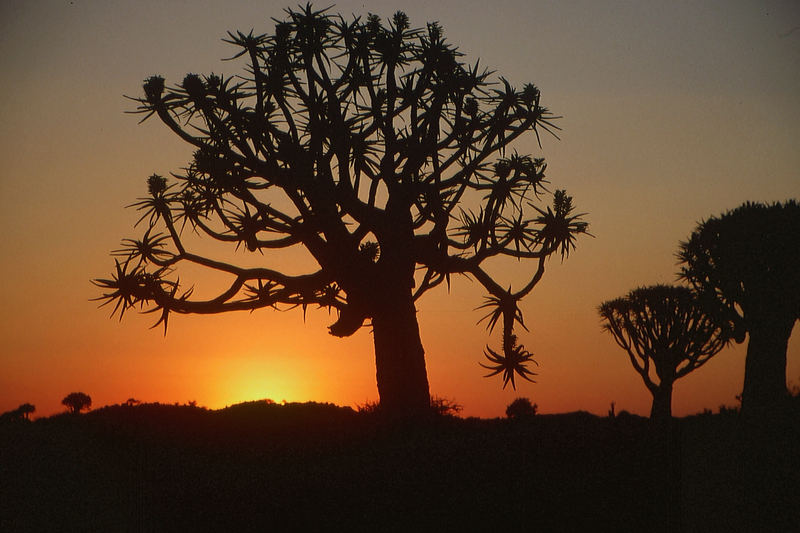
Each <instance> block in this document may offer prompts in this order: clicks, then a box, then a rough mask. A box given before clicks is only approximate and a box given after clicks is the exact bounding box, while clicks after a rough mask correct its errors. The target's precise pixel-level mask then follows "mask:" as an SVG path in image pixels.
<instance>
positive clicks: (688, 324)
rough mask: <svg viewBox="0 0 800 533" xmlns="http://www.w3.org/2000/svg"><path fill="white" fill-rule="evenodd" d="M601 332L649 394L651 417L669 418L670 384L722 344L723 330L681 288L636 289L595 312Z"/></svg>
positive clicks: (720, 347)
mask: <svg viewBox="0 0 800 533" xmlns="http://www.w3.org/2000/svg"><path fill="white" fill-rule="evenodd" d="M598 311H599V313H600V316H601V317H602V318H603V321H604V322H603V329H604V330H605V331H608V332H610V333H611V334H612V335H613V336H614V340H615V341H616V342H617V344H618V345H619V346H620V347H621V348H623V349H624V350H625V351H626V352H627V353H628V357H630V360H631V364H632V365H633V368H634V369H636V371H637V372H638V373H639V375H640V376H641V377H642V380H643V381H644V384H645V386H647V389H648V390H649V391H650V393H651V394H652V395H653V406H652V409H651V410H650V418H651V419H652V420H655V421H664V420H668V419H670V418H671V417H672V386H673V384H674V383H675V380H677V379H678V378H681V377H683V376H685V375H686V374H688V373H689V372H691V371H692V370H694V369H696V368H698V367H700V366H701V365H703V364H704V363H705V362H706V361H708V360H709V359H710V358H711V357H712V356H713V355H715V354H717V353H718V352H719V351H720V350H721V349H722V348H723V347H725V345H726V344H727V339H728V334H727V330H725V329H724V328H722V327H721V326H719V325H718V324H717V322H716V321H715V320H714V319H713V318H712V317H711V316H710V315H709V314H707V313H706V311H705V310H704V309H703V307H702V306H701V305H699V303H698V300H697V298H696V295H695V294H694V293H693V292H692V291H691V290H690V289H688V288H686V287H675V286H668V285H653V286H650V287H641V288H638V289H635V290H633V291H631V292H629V293H628V294H627V296H624V297H622V298H617V299H616V300H610V301H607V302H604V303H603V304H602V305H600V307H599V309H598Z"/></svg>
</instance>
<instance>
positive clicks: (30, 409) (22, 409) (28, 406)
mask: <svg viewBox="0 0 800 533" xmlns="http://www.w3.org/2000/svg"><path fill="white" fill-rule="evenodd" d="M17 411H19V414H20V415H22V418H24V419H25V420H30V419H31V415H32V414H33V413H35V412H36V406H35V405H33V404H32V403H23V404H22V405H20V406H19V407H17Z"/></svg>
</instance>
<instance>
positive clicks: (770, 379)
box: [742, 318, 795, 417]
mask: <svg viewBox="0 0 800 533" xmlns="http://www.w3.org/2000/svg"><path fill="white" fill-rule="evenodd" d="M794 322H795V321H794V318H792V319H791V321H788V320H787V319H783V320H764V321H761V323H759V324H758V325H754V326H751V328H750V332H749V334H750V339H749V341H748V343H747V358H746V360H745V367H744V388H743V390H742V414H743V415H745V416H748V417H762V416H765V415H769V414H770V413H771V412H772V413H773V414H774V413H775V412H776V411H780V408H781V407H782V406H783V404H784V402H785V401H786V398H787V396H788V392H787V390H786V349H787V347H788V344H789V337H790V336H791V334H792V328H793V327H794Z"/></svg>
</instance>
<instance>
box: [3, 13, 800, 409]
mask: <svg viewBox="0 0 800 533" xmlns="http://www.w3.org/2000/svg"><path fill="white" fill-rule="evenodd" d="M287 5H288V4H285V3H284V2H275V1H271V0H269V1H263V0H261V1H251V2H247V1H234V2H230V1H228V2H212V1H177V0H174V1H170V2H163V1H137V2H133V1H124V2H121V1H111V0H106V1H99V0H98V1H93V2H88V1H82V0H74V1H47V2H29V1H27V0H3V1H2V2H0V72H2V73H3V74H2V75H3V83H2V84H0V138H1V139H2V143H0V161H2V166H1V167H0V227H2V232H0V284H1V285H0V288H2V297H3V301H2V306H0V412H3V411H6V410H9V409H13V408H15V407H17V406H18V405H19V404H21V403H23V402H30V403H33V404H35V405H36V407H37V413H36V414H37V415H48V414H52V413H54V412H59V411H61V410H63V408H62V406H61V405H60V400H61V398H63V397H64V396H65V395H66V394H67V393H69V392H72V391H83V392H85V393H88V394H90V395H91V396H92V398H93V400H94V405H95V406H102V405H106V404H111V403H119V402H123V401H125V400H126V399H127V398H129V397H135V398H137V399H140V400H142V401H160V402H169V403H172V402H181V403H183V402H187V401H189V400H196V401H197V402H198V404H200V405H205V406H208V407H212V408H219V407H223V406H225V405H229V404H232V403H236V402H240V401H244V400H254V399H259V398H272V399H274V400H276V401H281V400H287V401H306V400H316V401H330V402H334V403H337V404H340V405H356V404H363V403H364V402H367V401H375V400H377V389H376V386H375V367H374V360H373V349H372V339H371V337H370V334H369V332H368V330H367V329H362V330H361V331H360V332H359V333H357V334H356V335H355V336H353V337H351V338H348V339H344V340H342V339H336V338H333V337H330V336H329V335H327V333H326V326H327V325H329V324H330V323H331V322H333V320H334V317H332V316H328V314H327V312H326V311H324V310H323V311H310V312H309V313H308V317H307V319H306V322H305V323H304V322H303V317H302V314H301V313H300V312H299V311H296V312H287V313H278V312H274V311H270V310H263V311H260V312H255V313H253V314H249V313H244V312H243V313H236V314H228V315H218V316H211V317H208V316H207V317H197V316H174V317H173V318H171V320H170V331H169V333H168V335H167V336H166V337H164V335H163V331H162V330H160V329H148V328H149V326H151V325H152V324H153V323H154V321H155V318H154V317H153V316H152V315H144V316H138V315H133V314H132V315H129V316H128V315H126V317H125V320H124V321H123V322H121V323H120V322H118V321H117V320H116V319H114V320H109V318H108V310H107V309H101V310H98V309H97V306H96V302H91V301H89V299H90V298H92V297H94V296H97V295H98V291H97V289H96V288H94V287H93V286H92V285H91V284H90V282H89V280H90V279H91V278H95V277H105V276H106V275H107V274H109V273H110V271H111V270H112V268H113V260H112V259H111V257H110V256H109V251H110V250H112V249H114V248H116V247H117V245H118V243H119V241H120V239H122V238H124V237H133V236H138V235H139V233H140V232H139V230H138V229H137V230H134V229H133V227H132V226H133V223H134V222H135V221H136V219H137V217H136V214H135V212H133V211H132V210H130V209H124V206H125V205H128V204H130V203H131V202H132V201H134V200H135V198H137V197H139V196H142V195H144V194H145V192H146V184H145V178H146V176H148V175H149V174H152V173H153V172H157V173H160V174H167V173H168V172H170V171H177V170H179V169H180V167H181V166H183V165H184V164H185V163H186V162H188V160H189V157H190V154H191V150H190V149H189V148H188V147H187V146H185V145H183V144H182V143H181V141H179V140H178V139H177V138H176V137H174V136H173V135H172V134H170V133H169V132H168V131H166V128H164V127H162V126H161V125H160V124H159V123H158V122H156V121H148V122H147V123H145V124H142V125H137V120H138V118H137V117H136V116H131V115H126V114H124V111H126V110H131V109H133V107H134V106H133V104H132V103H131V102H130V101H127V100H125V99H124V98H123V94H128V95H134V96H138V95H139V94H140V93H141V83H142V80H143V79H145V78H146V77H148V76H150V75H152V74H161V75H163V76H164V77H166V78H167V82H168V83H172V84H175V83H178V82H180V80H182V79H183V76H184V75H185V74H186V73H187V72H198V73H209V72H211V71H215V72H221V73H224V74H227V75H229V74H234V73H237V72H238V70H237V66H236V64H234V63H224V62H222V61H220V60H221V59H222V58H223V57H228V56H229V55H230V54H231V51H232V50H233V49H232V48H231V47H230V46H229V45H226V44H224V43H222V42H221V38H222V37H224V36H225V32H226V31H228V30H236V29H241V30H244V31H247V30H250V29H251V28H254V29H255V30H256V31H260V32H271V31H272V29H273V27H274V23H273V22H272V21H270V18H271V17H277V18H282V17H283V13H282V9H283V8H284V7H286V6H287ZM320 6H321V4H320ZM398 8H401V9H403V10H404V11H405V12H406V13H407V14H408V15H409V17H410V18H411V22H412V25H413V26H423V25H424V24H425V22H428V21H432V20H438V21H440V23H441V24H442V25H443V27H444V29H445V35H446V36H447V38H448V40H449V41H450V42H451V43H454V44H456V45H458V46H459V47H460V49H461V50H462V51H463V52H465V53H466V54H467V55H466V59H467V60H468V61H471V62H472V61H474V60H475V59H477V58H480V59H481V62H482V64H484V65H487V66H489V67H490V68H492V69H494V70H496V71H497V72H498V74H500V75H503V76H504V77H506V78H508V79H509V80H510V81H511V82H512V83H514V84H515V85H517V86H519V87H521V86H522V85H523V84H524V83H526V82H529V81H530V82H533V83H535V84H536V85H537V86H539V87H540V88H541V90H542V102H543V104H544V105H546V106H548V107H549V108H550V109H551V110H553V111H554V112H556V113H557V114H560V115H563V116H564V118H563V119H562V120H561V121H560V122H559V124H560V126H561V127H562V128H563V135H562V136H561V137H562V140H561V141H556V140H555V139H552V138H550V139H545V142H544V149H543V151H542V152H541V153H542V154H543V155H544V156H545V157H546V158H547V161H548V176H549V179H550V180H551V182H552V183H553V185H554V186H557V187H565V188H566V189H567V190H568V192H569V193H570V194H571V195H573V196H574V198H575V202H576V203H577V205H578V207H579V209H580V210H581V211H586V212H588V213H589V215H588V216H587V219H588V221H589V222H590V224H591V226H590V231H591V232H592V233H593V234H594V235H596V238H594V239H590V238H585V239H582V240H580V241H579V243H578V248H577V250H576V251H575V252H574V254H572V255H571V256H570V258H569V259H568V260H567V261H565V262H564V263H561V262H560V261H559V260H558V259H553V260H551V261H550V262H549V264H548V269H547V272H546V274H545V277H544V279H543V280H542V282H541V283H540V284H539V286H537V287H536V288H535V289H534V291H533V293H532V294H531V295H530V296H529V297H528V298H527V299H526V300H525V301H524V302H523V305H522V311H523V313H524V314H525V320H526V324H528V325H529V327H530V329H531V332H530V333H522V334H521V342H523V343H524V344H525V346H526V347H527V348H528V349H530V350H531V351H533V352H534V354H535V355H536V359H537V360H538V361H539V363H540V365H541V366H540V368H539V371H540V375H539V377H538V383H536V384H529V383H526V382H523V383H522V385H520V386H518V390H517V391H513V390H510V387H509V389H507V390H505V391H503V390H502V389H501V381H500V380H499V379H497V378H493V379H484V378H483V377H482V375H483V374H484V373H485V371H484V370H483V369H482V368H480V367H479V366H478V361H480V360H481V358H482V350H483V347H484V345H485V344H486V343H487V342H488V343H491V344H492V345H497V344H498V343H499V340H498V332H497V331H496V332H495V335H494V336H492V337H490V336H489V335H488V334H487V333H486V331H485V330H484V329H483V327H482V326H479V325H476V321H477V320H478V319H479V318H480V316H481V313H480V312H477V311H473V309H474V308H475V307H476V306H477V305H479V304H480V303H481V292H480V290H479V287H478V286H477V284H470V283H469V282H467V281H466V280H463V279H462V280H456V282H455V283H454V284H453V287H452V289H451V291H450V294H449V295H448V294H447V293H446V290H445V289H444V288H437V290H435V291H433V292H431V293H429V294H428V295H427V296H426V297H424V298H423V299H422V300H421V301H420V302H419V306H418V307H419V319H420V327H421V333H422V340H423V344H424V346H425V348H426V357H427V364H428V373H429V381H430V384H431V391H432V393H433V394H435V395H438V396H442V397H446V398H449V399H454V400H455V401H457V402H458V403H460V404H462V405H463V406H464V411H463V414H464V415H470V416H483V417H493V416H502V415H503V413H504V410H505V407H506V405H508V404H509V403H510V402H511V401H512V400H513V399H514V398H515V397H518V396H526V397H529V398H531V400H532V401H534V402H535V403H537V404H538V405H539V409H540V412H544V413H552V412H565V411H573V410H578V409H583V410H587V411H591V412H594V413H597V414H605V413H606V411H607V409H608V406H609V404H610V402H611V401H615V402H616V406H617V411H620V410H622V409H627V410H629V411H631V412H635V413H639V414H643V415H646V414H647V413H648V412H649V407H650V395H649V393H648V392H647V390H646V389H645V387H644V385H643V384H642V383H641V380H640V378H639V376H638V375H637V374H636V373H635V372H634V370H633V368H632V367H631V366H630V363H629V361H628V359H627V356H626V354H625V353H624V352H623V351H622V350H620V349H619V348H618V347H617V346H616V345H615V344H614V342H613V340H612V338H611V336H610V335H608V334H606V333H603V332H601V329H600V320H599V317H598V315H597V312H596V307H597V305H598V304H599V303H600V302H602V301H604V300H607V299H611V298H615V297H617V296H621V295H623V294H625V293H626V292H627V291H629V290H630V289H633V288H635V287H637V286H640V285H649V284H653V283H672V282H674V281H675V273H676V271H677V267H676V264H675V263H676V260H675V255H674V254H675V252H676V250H677V247H678V243H679V241H680V240H682V239H685V238H686V237H688V235H689V234H690V232H691V231H692V229H693V228H694V227H695V226H696V223H697V222H698V221H699V220H701V219H703V218H705V217H708V216H711V215H718V214H720V213H722V212H724V211H725V210H728V209H731V208H734V207H737V206H738V205H740V204H742V203H743V202H745V201H747V200H751V201H765V202H772V201H784V200H786V199H789V198H798V197H800V171H799V170H798V169H800V97H798V95H800V3H798V2H796V1H795V0H789V1H785V2H770V1H752V2H745V1H716V2H688V1H687V2H682V1H670V2H654V1H642V0H636V1H614V2H606V1H594V0H591V1H558V2H556V1H553V2H540V1H522V0H521V1H516V0H515V1H502V0H501V1H494V2H487V1H485V0H481V1H459V2H455V1H452V2H450V1H442V2H430V1H418V0H413V1H409V0H405V1H403V2H386V1H380V2H362V1H358V2H352V1H345V2H339V3H338V4H337V5H336V7H335V8H334V10H335V11H338V12H341V13H344V14H351V13H356V14H361V15H366V14H367V12H373V13H376V14H379V15H381V16H383V17H385V18H386V17H389V16H391V14H392V13H393V12H394V11H396V10H397V9H398ZM518 149H519V150H520V151H521V152H523V153H524V152H526V151H529V152H532V153H535V154H537V155H539V151H538V148H536V146H535V144H534V142H533V141H532V139H529V140H528V141H526V142H524V143H522V144H521V145H519V146H518ZM524 268H528V266H527V265H525V264H524V263H521V264H520V265H514V266H513V268H509V269H508V271H507V272H504V274H503V275H504V276H507V279H509V280H513V279H516V277H515V271H516V272H519V270H516V269H524ZM504 279H506V278H504ZM798 336H800V335H798V333H797V330H795V334H794V336H793V338H792V340H791V341H790V347H789V358H788V361H789V362H788V368H787V377H788V379H789V382H790V383H794V384H797V385H800V341H798ZM743 375H744V346H735V347H731V348H727V349H725V350H724V351H723V352H721V353H720V354H718V355H717V356H716V357H715V358H714V359H712V360H711V361H710V362H709V363H708V364H706V365H705V366H704V367H702V368H701V369H699V370H697V371H695V372H694V373H692V374H690V375H689V376H687V377H686V378H684V379H682V380H679V381H678V382H677V384H676V386H675V393H674V399H673V410H674V413H675V414H676V415H685V414H691V413H695V412H698V411H702V410H703V408H711V409H714V410H716V409H717V408H718V406H719V405H721V404H727V405H733V404H734V403H735V399H734V397H735V395H736V394H738V393H739V392H740V391H741V385H742V380H743Z"/></svg>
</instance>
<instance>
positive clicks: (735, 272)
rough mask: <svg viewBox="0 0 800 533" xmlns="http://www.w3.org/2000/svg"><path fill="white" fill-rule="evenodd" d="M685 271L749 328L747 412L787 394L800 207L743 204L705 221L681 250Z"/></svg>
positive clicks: (798, 300) (799, 285) (739, 337)
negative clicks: (787, 363) (788, 350)
mask: <svg viewBox="0 0 800 533" xmlns="http://www.w3.org/2000/svg"><path fill="white" fill-rule="evenodd" d="M678 256H679V258H680V261H681V263H682V266H681V273H680V275H681V277H682V278H683V279H685V280H687V281H688V282H689V283H691V284H692V286H693V287H695V288H696V289H697V290H698V291H699V292H700V294H701V295H702V297H703V298H704V302H705V304H706V305H708V306H709V307H711V308H714V309H715V311H716V312H717V313H719V314H720V315H721V316H722V317H723V318H724V319H725V320H727V321H728V322H729V323H730V324H731V327H732V328H733V329H734V330H735V332H736V341H737V342H743V341H744V338H745V332H746V333H747V334H749V337H750V339H749V342H748V346H747V359H746V363H745V382H744V389H743V391H742V412H743V413H747V412H749V411H750V410H751V409H752V410H754V411H766V410H770V409H772V408H774V407H776V406H777V405H778V404H779V403H782V402H783V400H784V399H785V398H786V397H787V390H786V349H787V345H788V342H789V337H790V336H791V333H792V328H793V327H794V323H795V321H796V320H797V319H798V318H800V275H798V272H800V205H798V203H797V202H796V201H794V200H790V201H788V202H786V203H784V204H780V203H775V204H771V205H765V204H758V203H746V204H744V205H742V206H740V207H738V208H736V209H734V210H732V211H729V212H727V213H725V214H723V215H721V216H719V217H711V218H709V219H707V220H705V221H703V222H701V223H700V224H699V225H698V226H697V229H696V230H695V231H694V232H693V233H692V235H691V236H690V237H689V239H688V240H687V241H686V242H683V243H681V248H680V252H679V254H678Z"/></svg>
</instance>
